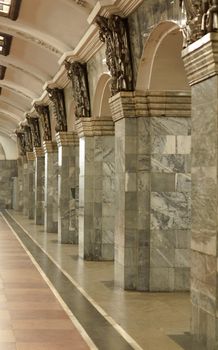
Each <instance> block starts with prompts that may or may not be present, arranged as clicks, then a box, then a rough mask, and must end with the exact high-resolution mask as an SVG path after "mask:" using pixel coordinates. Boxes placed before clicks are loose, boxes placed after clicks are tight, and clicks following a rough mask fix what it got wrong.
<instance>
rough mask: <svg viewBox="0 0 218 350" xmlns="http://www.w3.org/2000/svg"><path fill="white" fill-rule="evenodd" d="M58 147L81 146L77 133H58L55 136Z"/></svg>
mask: <svg viewBox="0 0 218 350" xmlns="http://www.w3.org/2000/svg"><path fill="white" fill-rule="evenodd" d="M55 138H56V142H57V146H58V147H62V146H70V145H75V146H77V145H78V144H79V139H78V135H77V133H76V132H58V133H57V134H56V135H55Z"/></svg>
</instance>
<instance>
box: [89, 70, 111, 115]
mask: <svg viewBox="0 0 218 350" xmlns="http://www.w3.org/2000/svg"><path fill="white" fill-rule="evenodd" d="M110 81H111V76H110V74H108V73H103V74H102V75H101V76H100V78H99V80H98V83H97V87H96V90H95V94H94V99H93V113H92V114H93V116H94V117H109V116H111V111H110V106H109V102H108V100H109V98H110V97H111V94H110Z"/></svg>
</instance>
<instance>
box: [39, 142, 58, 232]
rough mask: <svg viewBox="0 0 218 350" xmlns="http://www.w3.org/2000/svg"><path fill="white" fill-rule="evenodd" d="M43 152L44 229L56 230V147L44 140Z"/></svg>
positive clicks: (47, 230)
mask: <svg viewBox="0 0 218 350" xmlns="http://www.w3.org/2000/svg"><path fill="white" fill-rule="evenodd" d="M43 148H44V152H45V231H46V232H54V233H56V232H58V149H57V144H56V143H55V142H52V141H44V142H43Z"/></svg>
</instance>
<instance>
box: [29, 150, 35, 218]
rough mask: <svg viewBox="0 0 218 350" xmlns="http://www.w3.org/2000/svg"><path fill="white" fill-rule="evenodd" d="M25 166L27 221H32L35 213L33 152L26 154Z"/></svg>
mask: <svg viewBox="0 0 218 350" xmlns="http://www.w3.org/2000/svg"><path fill="white" fill-rule="evenodd" d="M27 162H28V163H27V164H28V178H27V186H28V208H27V216H28V218H29V219H34V213H35V181H34V176H35V154H34V152H27Z"/></svg>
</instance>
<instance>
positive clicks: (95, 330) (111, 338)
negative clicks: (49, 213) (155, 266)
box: [0, 210, 191, 350]
mask: <svg viewBox="0 0 218 350" xmlns="http://www.w3.org/2000/svg"><path fill="white" fill-rule="evenodd" d="M2 215H3V216H4V218H5V219H3V218H2V217H1V220H0V233H1V234H0V252H1V258H0V259H1V266H0V277H1V305H2V306H1V307H2V308H4V313H1V315H2V316H1V325H2V326H1V331H0V334H3V336H4V338H2V340H1V339H0V342H2V341H4V343H3V345H2V344H1V343H0V350H1V349H4V350H7V349H17V350H23V349H24V350H26V349H31V350H35V349H37V350H44V349H46V350H50V349H53V350H56V349H57V350H58V349H64V350H67V349H75V350H80V349H88V348H91V349H96V348H97V349H101V350H125V349H136V350H140V349H146V350H147V349H148V350H156V349H159V346H160V344H161V350H182V349H185V350H190V349H191V347H190V339H189V334H188V330H189V317H190V310H189V308H190V306H189V294H188V293H170V294H169V293H158V294H156V293H149V294H148V293H146V294H145V293H139V292H125V291H123V290H121V289H119V288H116V287H115V286H114V285H113V283H112V279H113V263H112V262H98V263H96V262H84V261H83V260H82V259H79V258H78V252H77V249H78V247H77V246H72V245H67V244H65V245H63V244H58V242H57V236H56V235H55V234H46V233H45V232H44V230H43V227H42V226H37V225H35V224H34V222H33V221H32V220H28V219H25V218H24V217H23V216H22V215H20V214H19V213H16V212H15V211H13V210H10V211H4V212H3V213H2ZM5 220H6V221H7V222H8V223H9V226H8V224H7V223H6V221H5ZM10 227H11V228H12V229H13V231H15V232H16V234H17V237H16V236H15V235H14V233H13V231H12V230H11V228H10ZM17 239H19V240H21V241H22V244H23V245H24V246H25V249H27V250H28V253H27V252H26V251H24V248H23V247H21V246H20V243H19V242H18V241H17ZM29 252H30V253H29ZM15 259H16V260H15ZM31 259H33V261H34V264H36V266H38V268H40V271H41V273H42V275H43V276H41V275H40V273H39V272H38V271H37V269H36V267H35V266H34V265H33V262H32V261H31ZM15 261H16V262H15ZM23 271H25V272H23ZM43 277H44V278H45V279H46V281H47V283H49V285H50V287H51V288H52V290H53V291H54V292H55V295H56V296H57V297H58V299H59V300H61V301H62V305H64V309H65V310H66V311H67V313H68V315H69V316H68V315H67V314H66V312H65V311H64V310H63V307H62V306H61V305H60V303H59V301H58V300H57V299H56V297H55V296H54V295H53V293H52V292H51V291H50V290H49V287H48V285H47V284H46V283H45V281H44V280H43ZM4 314H5V316H4ZM2 317H3V318H4V317H5V318H6V320H5V319H4V320H2ZM69 317H70V318H71V320H72V321H73V323H74V324H75V322H76V325H79V332H82V334H83V336H84V337H85V339H86V341H87V342H88V345H86V344H85V342H84V340H83V339H82V338H81V337H80V336H79V334H78V331H77V330H76V329H75V327H74V326H73V323H71V321H70V320H69ZM44 328H45V329H44ZM4 329H5V331H3V330H4ZM2 332H3V333H2ZM63 339H64V342H63ZM5 343H6V345H5Z"/></svg>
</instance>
